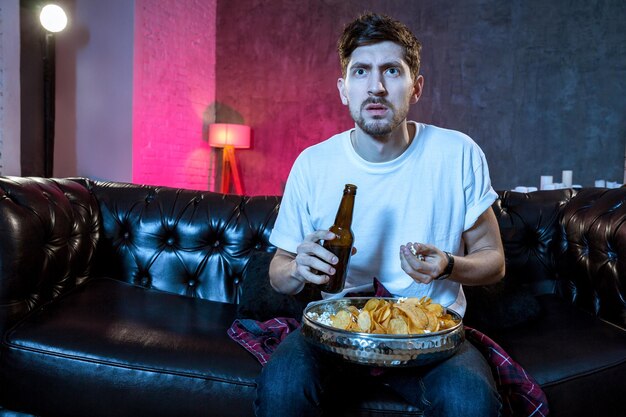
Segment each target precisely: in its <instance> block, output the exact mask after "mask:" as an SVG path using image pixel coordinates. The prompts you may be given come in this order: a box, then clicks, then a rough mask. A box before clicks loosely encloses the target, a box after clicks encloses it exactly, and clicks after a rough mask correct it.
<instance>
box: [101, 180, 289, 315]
mask: <svg viewBox="0 0 626 417" xmlns="http://www.w3.org/2000/svg"><path fill="white" fill-rule="evenodd" d="M90 190H91V192H92V193H93V195H94V196H95V197H96V199H97V200H98V202H99V204H100V212H101V216H102V238H101V239H100V242H99V246H98V257H97V259H96V264H97V268H96V270H95V271H94V274H96V275H104V276H114V277H116V278H117V279H121V280H123V281H126V282H129V283H133V284H136V285H140V286H143V287H146V288H156V289H160V290H164V291H169V292H173V293H176V294H181V295H186V296H188V297H197V298H202V299H207V300H212V301H221V302H229V303H236V302H237V301H238V299H239V286H240V284H241V277H242V275H243V270H244V268H245V267H246V264H247V262H248V260H249V259H250V255H251V252H252V250H267V248H268V247H270V246H271V245H270V243H269V234H270V232H271V227H272V226H273V225H274V220H275V218H276V214H277V212H278V207H279V198H278V197H241V196H235V195H223V194H215V193H210V192H200V191H190V190H181V189H173V188H166V187H148V186H138V185H131V184H120V183H105V182H94V183H91V184H90Z"/></svg>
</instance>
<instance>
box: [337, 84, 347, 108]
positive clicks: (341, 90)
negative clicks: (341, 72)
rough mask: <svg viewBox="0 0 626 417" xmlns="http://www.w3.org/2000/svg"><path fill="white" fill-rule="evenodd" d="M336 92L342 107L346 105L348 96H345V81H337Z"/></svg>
mask: <svg viewBox="0 0 626 417" xmlns="http://www.w3.org/2000/svg"><path fill="white" fill-rule="evenodd" d="M337 90H339V97H340V98H341V102H342V103H343V105H344V106H347V105H348V95H347V94H346V81H345V80H344V79H343V78H339V79H338V80H337Z"/></svg>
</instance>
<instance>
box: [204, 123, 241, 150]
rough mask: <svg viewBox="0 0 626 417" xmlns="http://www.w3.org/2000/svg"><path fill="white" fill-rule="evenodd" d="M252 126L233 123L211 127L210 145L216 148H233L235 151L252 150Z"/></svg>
mask: <svg viewBox="0 0 626 417" xmlns="http://www.w3.org/2000/svg"><path fill="white" fill-rule="evenodd" d="M250 131H251V129H250V126H246V125H236V124H232V123H214V124H211V125H209V145H210V146H212V147H214V148H225V147H226V146H232V147H233V148H235V149H248V148H250Z"/></svg>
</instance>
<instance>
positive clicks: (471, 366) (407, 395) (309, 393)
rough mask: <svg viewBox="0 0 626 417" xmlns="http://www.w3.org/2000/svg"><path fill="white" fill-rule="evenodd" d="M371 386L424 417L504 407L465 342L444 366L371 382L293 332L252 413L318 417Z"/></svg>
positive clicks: (485, 416)
mask: <svg viewBox="0 0 626 417" xmlns="http://www.w3.org/2000/svg"><path fill="white" fill-rule="evenodd" d="M372 384H374V385H375V384H381V385H385V386H387V387H389V388H391V389H392V390H394V391H395V392H396V393H397V394H399V395H400V396H401V397H402V398H404V399H405V400H406V401H407V402H408V403H409V404H411V405H413V406H414V407H416V408H417V409H419V410H421V411H422V412H423V413H424V415H425V416H437V417H443V416H454V417H458V416H464V417H473V416H475V417H489V416H499V415H500V409H501V406H502V405H501V401H500V396H499V395H498V392H497V390H496V386H495V383H494V380H493V377H492V374H491V369H490V368H489V365H488V364H487V362H486V361H485V358H484V357H483V356H482V354H481V353H480V352H479V351H478V350H477V349H476V348H475V347H474V346H473V345H472V344H471V343H470V342H468V341H465V342H464V343H463V344H462V345H461V348H460V349H459V351H458V352H457V353H456V354H455V355H454V356H452V357H451V358H450V359H448V360H446V361H444V362H442V363H439V364H436V365H433V366H430V367H424V368H398V369H385V372H384V373H383V374H382V375H378V376H372V375H371V373H370V368H369V367H365V366H360V365H353V364H349V363H346V362H345V361H338V360H336V359H334V358H331V357H329V356H328V355H327V354H324V353H322V352H320V351H319V350H317V349H315V348H314V347H312V346H311V345H309V344H308V343H307V342H306V341H305V340H304V338H303V337H302V335H301V334H300V331H296V332H294V333H292V334H291V335H289V336H288V337H287V338H286V339H285V340H283V341H282V342H281V344H280V346H279V347H278V349H277V350H276V351H275V352H274V354H273V355H272V358H271V359H270V361H269V362H268V363H267V365H265V367H264V368H263V371H262V372H261V375H260V376H259V378H258V381H257V398H256V400H255V402H254V406H255V412H256V415H257V417H266V416H267V417H270V416H272V417H293V416H320V415H322V410H323V409H324V407H325V406H326V405H328V406H330V405H333V407H336V405H337V401H333V400H332V398H331V396H332V395H333V394H337V393H339V394H341V393H344V392H346V389H347V388H346V387H349V386H351V387H356V390H357V392H358V391H359V389H360V388H364V387H365V386H366V385H367V386H372ZM328 394H331V395H328ZM346 395H347V394H346ZM339 398H341V397H339ZM343 399H344V400H345V399H346V397H343ZM342 402H344V401H342Z"/></svg>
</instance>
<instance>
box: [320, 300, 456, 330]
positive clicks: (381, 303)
mask: <svg viewBox="0 0 626 417" xmlns="http://www.w3.org/2000/svg"><path fill="white" fill-rule="evenodd" d="M331 322H332V325H333V326H334V327H337V328H340V329H345V330H349V331H356V332H366V333H374V334H422V333H426V332H437V331H439V330H442V329H449V328H451V327H454V326H455V325H457V323H458V321H457V320H456V319H454V317H453V316H452V315H451V314H448V313H446V312H445V309H444V308H443V306H442V305H441V304H437V303H434V302H433V301H432V300H431V299H430V298H428V297H421V298H417V297H411V298H402V299H400V300H398V301H397V302H395V301H393V302H392V301H389V300H385V299H382V298H370V299H369V300H367V302H366V303H365V305H364V306H363V308H362V309H360V310H359V309H358V308H357V307H356V306H353V305H351V306H348V307H346V308H345V309H342V310H340V311H338V312H337V313H336V314H335V315H332V316H331Z"/></svg>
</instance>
